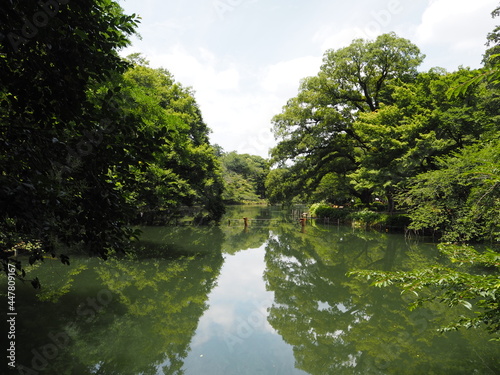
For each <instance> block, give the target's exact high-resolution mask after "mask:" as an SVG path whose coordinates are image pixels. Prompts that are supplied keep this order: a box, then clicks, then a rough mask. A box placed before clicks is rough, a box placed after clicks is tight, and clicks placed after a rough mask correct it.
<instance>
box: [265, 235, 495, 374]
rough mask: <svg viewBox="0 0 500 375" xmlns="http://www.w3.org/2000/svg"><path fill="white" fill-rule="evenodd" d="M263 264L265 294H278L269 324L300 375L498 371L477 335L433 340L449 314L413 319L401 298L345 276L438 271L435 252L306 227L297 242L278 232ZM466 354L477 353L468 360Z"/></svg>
mask: <svg viewBox="0 0 500 375" xmlns="http://www.w3.org/2000/svg"><path fill="white" fill-rule="evenodd" d="M265 260H266V266H267V269H266V272H265V280H266V283H267V288H268V289H269V290H271V291H274V293H275V302H274V304H273V306H272V307H271V309H270V313H269V317H268V320H269V322H270V324H271V325H272V326H273V327H274V328H275V329H276V330H277V331H278V333H279V334H280V335H281V336H282V337H283V339H284V340H285V341H286V342H287V343H289V344H290V345H292V346H293V350H294V355H295V360H296V367H297V368H299V369H301V370H304V371H306V372H308V373H310V374H313V375H316V374H318V375H323V374H421V373H441V374H442V373H447V374H450V373H453V374H470V373H474V371H475V370H478V371H480V373H498V371H499V370H500V369H499V368H498V366H497V365H496V363H497V361H496V358H497V355H498V348H497V347H495V346H488V345H484V342H483V341H481V340H485V338H484V336H483V337H480V336H481V335H480V333H478V332H466V333H465V334H462V333H457V332H454V333H451V334H446V335H443V334H439V333H437V332H436V330H435V328H437V327H439V325H440V322H441V321H442V320H443V319H445V315H446V314H452V313H453V312H452V311H447V310H443V309H442V308H441V307H439V306H435V308H434V309H431V308H428V309H422V310H418V311H415V312H410V311H409V310H408V309H407V302H408V300H407V299H406V297H405V296H403V297H402V296H401V295H400V293H399V291H397V290H395V289H389V288H383V289H374V288H372V287H369V286H368V285H367V284H366V283H363V282H360V281H357V280H354V279H351V278H347V277H346V276H345V275H346V273H347V272H348V271H350V270H353V269H369V268H372V269H384V270H391V269H409V268H413V267H414V266H415V265H416V264H418V265H419V266H423V265H426V264H435V262H436V252H435V251H434V248H433V246H425V245H422V246H420V247H419V248H418V251H415V249H414V245H411V244H408V243H406V242H405V241H404V238H403V237H402V236H394V235H389V234H382V233H378V232H363V231H355V232H354V231H352V230H348V229H345V228H342V227H339V228H338V229H331V228H325V227H316V228H314V227H308V228H307V231H306V234H302V233H300V230H298V229H297V228H290V227H285V226H283V227H282V228H280V229H277V230H276V231H275V232H274V234H273V235H272V236H271V238H270V239H269V241H268V244H267V247H266V259H265ZM458 338H459V340H458ZM464 342H465V344H464ZM466 346H470V347H474V348H476V353H473V352H470V351H469V352H468V353H467V349H466ZM464 354H465V356H464ZM492 371H493V372H492Z"/></svg>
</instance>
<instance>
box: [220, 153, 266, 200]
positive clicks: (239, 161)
mask: <svg viewBox="0 0 500 375" xmlns="http://www.w3.org/2000/svg"><path fill="white" fill-rule="evenodd" d="M218 156H219V160H220V162H221V164H222V175H223V179H224V193H223V195H222V198H223V199H224V202H225V203H227V204H242V203H252V204H258V203H266V200H265V198H266V189H265V186H264V183H265V180H266V177H267V175H268V174H269V163H268V162H267V160H265V159H264V158H263V157H261V156H257V155H249V154H238V153H237V152H236V151H232V152H227V153H226V152H224V151H223V150H222V149H220V148H219V150H218Z"/></svg>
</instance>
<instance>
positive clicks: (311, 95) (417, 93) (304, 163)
mask: <svg viewBox="0 0 500 375" xmlns="http://www.w3.org/2000/svg"><path fill="white" fill-rule="evenodd" d="M499 14H500V8H497V9H496V10H495V11H494V12H493V16H498V15H499ZM499 41H500V27H497V28H496V29H495V30H493V31H492V32H491V33H490V34H489V35H488V45H489V49H488V50H487V51H486V53H485V55H484V67H483V68H482V69H477V70H470V69H466V68H460V69H459V70H458V71H456V72H452V73H449V72H447V71H445V70H444V69H440V68H433V69H431V70H429V71H427V72H425V71H424V72H419V71H418V70H417V68H418V66H419V64H420V63H421V62H422V61H423V58H424V56H423V55H422V54H421V53H420V51H419V49H418V47H417V46H415V45H414V44H412V43H411V42H410V41H408V40H406V39H403V38H400V37H398V36H397V35H395V34H394V33H390V34H385V35H381V36H379V37H378V38H377V39H376V40H375V41H366V40H362V39H358V40H354V41H353V42H352V44H351V45H350V46H348V47H345V48H341V49H339V50H329V51H327V52H326V53H325V55H324V59H323V65H322V66H321V69H320V72H319V73H318V74H317V75H316V76H314V77H308V78H305V79H304V80H303V81H302V84H301V87H300V90H299V93H298V95H297V96H296V97H295V98H292V99H290V100H289V101H288V102H287V104H286V105H285V106H284V107H283V111H282V113H281V114H278V115H276V116H275V117H274V119H273V123H274V132H275V135H276V137H277V138H278V139H279V143H278V145H277V146H276V147H275V148H274V149H272V151H271V154H272V162H273V163H274V165H275V166H276V168H275V169H273V170H272V171H271V172H270V174H269V176H268V178H267V180H266V186H267V187H268V196H269V200H270V201H271V202H279V201H283V200H285V201H291V202H293V201H294V200H297V199H298V200H305V201H309V202H324V203H323V204H320V205H318V204H316V205H313V206H312V207H311V208H312V210H313V211H314V213H315V214H317V215H318V216H327V217H332V218H335V219H345V218H347V217H349V218H351V219H353V220H357V221H359V222H363V221H365V222H366V221H368V222H369V221H372V222H374V221H375V222H377V221H380V220H382V219H381V215H380V214H379V213H377V212H374V211H375V210H373V205H374V204H375V203H377V202H384V203H385V205H386V207H385V210H386V211H387V212H388V213H389V214H393V213H394V211H395V210H396V209H398V210H403V211H404V212H405V213H406V214H407V215H408V216H409V218H410V220H411V223H410V224H409V228H410V229H414V230H422V231H425V232H428V233H429V232H431V231H432V233H434V234H436V235H438V236H439V237H440V238H441V240H442V241H451V242H457V243H464V244H466V243H471V242H480V241H481V242H482V241H487V242H490V243H494V244H498V241H500V224H499V223H500V172H499V171H500V164H499V163H500V159H499V157H500V143H499V139H500V126H499V125H500V105H499V104H500V95H499V94H500V91H499V85H500V80H499V77H500V56H499V55H498V52H499V48H500V47H499ZM334 205H335V206H337V205H343V206H346V207H349V208H351V209H352V208H357V209H358V212H354V213H350V212H348V210H347V209H345V208H344V209H339V208H334ZM330 206H331V207H330ZM359 209H361V210H360V211H359ZM391 216H392V215H389V216H388V217H391ZM440 249H441V251H442V252H443V254H444V255H446V256H448V257H449V258H450V259H451V260H452V261H453V262H456V263H460V264H470V265H472V267H468V268H464V269H454V268H451V267H448V268H447V267H442V268H433V269H423V270H414V271H412V272H399V273H389V272H374V271H369V270H368V271H357V272H354V273H353V274H354V275H358V276H362V277H367V278H368V279H372V280H375V282H374V284H375V285H377V286H387V285H391V284H397V285H399V286H400V287H402V288H403V290H404V291H407V292H408V291H411V292H414V293H415V294H416V295H417V296H419V298H418V299H417V301H416V302H415V304H414V306H417V305H421V304H422V303H423V302H425V301H428V300H434V299H435V300H439V301H441V302H444V303H446V304H447V305H449V306H456V305H463V306H465V307H467V308H469V309H473V310H474V311H475V312H476V313H477V315H476V316H474V317H470V316H466V317H463V318H462V319H460V320H459V321H458V322H455V323H453V324H451V325H450V326H449V327H448V329H450V328H459V327H476V326H480V325H484V326H486V327H487V329H488V330H490V331H491V332H492V333H494V334H496V335H498V333H499V332H500V305H499V302H498V301H499V300H500V284H499V282H498V267H499V265H500V263H499V259H500V256H499V255H498V252H495V251H494V250H491V251H489V252H487V253H486V254H484V255H483V254H481V253H478V252H477V251H475V250H474V249H473V248H472V247H467V246H465V247H463V246H462V247H460V246H459V247H452V248H451V249H450V248H449V247H446V246H442V247H441V248H440ZM495 337H497V338H498V336H495Z"/></svg>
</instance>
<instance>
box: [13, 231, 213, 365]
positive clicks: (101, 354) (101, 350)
mask: <svg viewBox="0 0 500 375" xmlns="http://www.w3.org/2000/svg"><path fill="white" fill-rule="evenodd" d="M205 229H207V228H205ZM170 235H172V236H174V237H175V231H173V232H171V234H169V235H166V234H165V233H163V234H158V237H157V238H156V239H154V238H153V239H152V240H151V241H149V242H148V243H147V246H146V247H147V249H142V250H143V251H146V254H148V255H151V254H156V255H158V254H164V255H166V254H165V251H166V248H171V246H174V245H173V244H172V243H170V241H169V238H170ZM160 239H163V240H162V241H161V240H160ZM222 239H223V235H222V234H221V233H220V231H219V232H218V231H217V230H216V229H214V230H213V231H212V232H211V233H208V232H207V230H205V231H202V230H197V229H196V228H193V233H191V235H190V236H187V234H186V233H184V237H183V244H184V247H183V248H182V249H181V250H182V251H181V252H182V253H185V256H182V257H177V258H175V259H172V257H171V256H169V255H168V256H164V257H163V258H161V257H158V256H155V257H154V258H150V257H148V256H147V257H141V256H139V255H136V256H129V257H127V258H125V259H111V260H108V261H106V262H104V261H100V260H90V261H89V260H85V262H86V265H87V266H86V267H85V268H86V269H85V270H83V271H81V272H80V273H79V274H77V275H76V276H75V275H72V274H71V271H70V269H69V268H63V267H59V266H58V268H57V274H58V276H59V277H60V278H62V279H65V278H69V277H71V278H72V279H74V282H73V285H72V288H71V290H68V291H67V294H66V295H64V296H61V297H60V300H59V302H58V303H57V304H54V303H48V302H42V301H39V300H36V299H35V298H34V297H35V296H34V295H33V293H30V291H29V290H28V289H26V290H25V291H23V293H21V291H20V293H19V297H20V300H19V306H20V309H21V307H22V308H24V310H23V311H20V314H21V313H22V314H23V316H26V317H27V316H29V317H30V319H31V322H30V321H28V319H24V320H20V322H19V323H18V330H19V332H20V335H19V337H18V343H19V344H20V345H21V343H23V346H22V350H21V347H19V350H18V363H19V364H20V365H22V366H24V367H22V369H23V370H22V371H24V373H33V372H30V371H35V372H36V373H38V371H41V370H43V371H44V373H48V374H58V375H59V374H103V375H108V374H120V375H125V374H130V375H135V374H144V375H146V374H148V375H149V374H151V375H153V374H161V373H164V374H182V373H183V371H182V366H183V363H184V359H185V358H186V356H187V355H188V353H189V351H190V342H191V340H192V337H193V336H194V334H195V331H196V328H197V325H198V321H199V319H200V317H201V316H202V315H203V313H204V311H205V310H206V309H207V308H208V304H207V300H208V295H209V293H210V292H211V290H212V289H213V288H214V286H215V285H216V281H217V278H218V276H219V273H220V269H221V267H222V264H223V257H222V253H221V246H222ZM155 242H156V244H157V247H158V248H156V249H154V243H155ZM142 255H144V253H143V254H142ZM74 260H75V261H77V260H76V259H74ZM40 272H43V271H42V269H40ZM41 277H42V276H41ZM45 285H46V287H49V285H48V284H45ZM47 320H48V321H47ZM51 335H52V336H51ZM50 337H58V338H59V341H60V343H62V344H61V345H60V346H59V347H57V348H56V349H57V353H50V352H49V351H47V350H46V349H47V348H49V346H50V345H52V347H54V345H53V344H54V340H51V339H50ZM52 347H50V348H49V349H53V348H52ZM35 352H36V353H38V354H36V355H38V357H35V354H34V353H35Z"/></svg>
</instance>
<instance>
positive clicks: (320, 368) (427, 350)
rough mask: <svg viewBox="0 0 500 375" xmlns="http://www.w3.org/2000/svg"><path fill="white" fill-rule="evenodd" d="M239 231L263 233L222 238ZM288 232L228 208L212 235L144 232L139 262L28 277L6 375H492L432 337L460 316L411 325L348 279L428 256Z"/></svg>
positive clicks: (386, 300)
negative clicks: (36, 282)
mask: <svg viewBox="0 0 500 375" xmlns="http://www.w3.org/2000/svg"><path fill="white" fill-rule="evenodd" d="M242 217H250V218H252V219H266V220H260V221H257V220H253V221H251V222H250V226H249V227H248V228H244V226H243V221H242V220H232V221H231V225H228V220H229V219H231V218H232V219H241V218H242ZM268 219H273V220H272V221H269V220H268ZM287 219H289V215H288V213H286V212H283V211H279V210H277V209H272V208H267V207H265V208H260V207H237V208H233V209H231V210H230V211H229V212H228V214H227V218H226V219H225V220H224V221H223V223H222V225H221V226H220V227H155V228H152V227H147V228H143V232H144V234H143V239H142V241H141V243H140V244H139V246H138V249H139V250H138V253H137V254H134V255H129V256H127V257H125V258H122V259H120V260H117V259H111V260H108V261H106V262H105V261H101V260H98V259H88V258H78V257H72V263H71V266H70V267H68V266H64V265H62V264H60V263H59V262H57V261H51V260H47V261H46V262H45V263H44V264H43V265H41V266H36V267H34V268H33V269H31V271H30V272H29V275H28V277H35V276H37V277H39V278H40V280H41V282H42V285H43V289H42V291H41V292H37V291H34V290H33V289H32V288H31V286H29V285H23V284H21V283H18V284H17V286H16V310H17V312H18V315H17V317H16V362H17V366H18V367H17V370H16V371H12V372H9V373H19V374H54V375H64V374H68V375H69V374H102V375H111V374H113V375H121V374H127V375H129V374H130V375H136V374H137V375H139V374H144V375H146V374H151V375H156V374H176V375H180V374H184V375H224V374H228V375H231V374H234V375H238V374H242V375H245V374H273V375H274V374H275V375H278V374H280V375H295V374H311V375H325V374H398V375H400V374H500V363H499V360H498V358H499V354H500V345H499V344H498V343H493V342H489V341H488V339H489V337H488V335H487V334H485V333H484V332H482V331H479V330H468V331H459V332H450V333H446V334H440V333H438V332H436V329H437V328H438V327H440V326H441V325H443V324H445V323H446V322H449V321H450V320H451V319H454V318H456V317H457V316H459V315H460V314H464V313H466V311H462V310H449V309H447V308H445V307H443V306H440V305H439V304H431V305H427V306H425V307H424V308H422V309H417V310H415V311H413V312H411V311H409V310H408V309H407V306H408V303H409V302H411V296H406V295H403V296H401V294H400V292H399V291H398V290H397V289H395V288H394V289H393V288H383V289H379V288H373V287H370V286H369V285H368V283H367V282H366V281H363V280H357V279H354V278H350V277H347V276H346V273H347V272H348V271H350V270H355V269H379V270H408V269H413V268H417V267H426V266H430V265H434V264H437V263H442V262H444V261H445V260H444V259H441V258H440V257H439V254H438V252H437V250H436V247H435V245H433V244H432V243H426V242H425V241H422V240H420V241H417V240H416V239H414V238H413V239H412V238H406V237H405V236H404V235H400V234H389V233H379V232H373V231H364V230H355V229H352V228H350V227H343V226H336V225H329V226H328V225H321V224H315V223H308V225H307V226H306V228H304V229H303V228H301V226H300V225H299V224H297V223H296V222H286V221H287ZM1 277H2V279H1V280H0V281H1V282H0V286H1V288H2V289H1V292H0V293H1V294H2V296H4V295H5V292H4V291H6V289H7V288H6V280H5V277H4V276H1ZM2 301H3V302H2V303H3V304H4V306H5V307H6V306H7V304H6V299H5V298H2ZM2 311H4V309H3V307H2ZM2 320H3V322H2V325H1V329H2V332H4V333H3V334H2V337H3V339H4V341H5V336H6V334H5V333H6V332H7V326H5V319H2ZM3 352H4V353H5V352H6V351H3ZM4 362H5V361H4V359H2V364H4ZM2 373H6V372H2Z"/></svg>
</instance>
